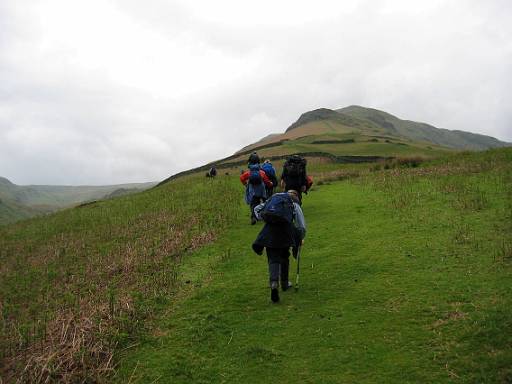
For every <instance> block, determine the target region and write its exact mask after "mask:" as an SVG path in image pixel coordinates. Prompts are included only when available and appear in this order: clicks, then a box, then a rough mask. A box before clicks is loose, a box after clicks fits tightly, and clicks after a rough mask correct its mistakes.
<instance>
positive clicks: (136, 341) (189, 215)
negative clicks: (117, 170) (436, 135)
mask: <svg viewBox="0 0 512 384" xmlns="http://www.w3.org/2000/svg"><path fill="white" fill-rule="evenodd" d="M511 166H512V149H509V148H506V149H499V150H492V151H486V152H477V153H457V154H448V155H447V156H445V157H443V158H439V159H437V160H434V161H429V162H424V163H423V164H420V165H419V166H416V167H409V164H407V163H401V162H399V161H388V162H385V163H372V164H364V163H362V164H342V163H335V162H331V163H329V162H320V161H319V162H314V161H312V162H311V163H309V164H308V167H309V172H310V174H311V175H313V177H314V179H315V181H316V184H315V186H314V189H313V190H312V191H311V192H310V194H308V196H306V197H305V201H304V212H305V215H306V220H307V223H308V235H307V238H306V243H305V246H304V249H303V256H302V257H303V258H302V264H301V288H300V289H299V291H298V292H297V293H294V292H286V293H283V294H282V301H281V303H280V304H278V305H272V304H271V303H270V302H269V297H268V288H267V275H266V274H267V265H266V259H265V257H264V256H263V257H259V256H256V255H255V254H253V253H252V251H251V248H250V244H251V242H252V240H253V239H254V238H255V236H256V234H257V231H258V230H259V228H260V227H259V226H258V225H256V226H250V225H248V211H247V207H246V206H245V204H244V203H243V197H242V196H243V190H242V188H241V186H240V183H239V181H238V172H237V170H238V168H229V169H227V172H228V173H229V175H225V174H223V173H222V174H220V175H219V176H218V177H217V178H216V179H214V180H211V179H207V178H205V177H204V174H203V173H202V172H199V173H196V174H192V175H189V176H186V177H180V178H178V179H174V180H172V182H168V183H165V184H163V185H161V186H158V187H156V188H153V189H151V190H148V191H145V192H142V193H139V194H135V195H129V196H124V197H120V198H116V199H112V200H105V201H101V202H96V203H93V204H89V205H85V206H83V207H79V208H72V209H68V210H64V211H61V212H58V213H56V214H52V215H49V216H46V217H42V218H34V219H31V220H25V221H22V222H20V223H17V224H14V225H8V226H4V227H0V292H2V296H1V300H2V301H1V305H2V317H1V318H0V322H1V324H0V325H1V327H0V332H1V333H0V377H2V379H4V382H11V381H15V380H14V379H15V378H16V379H21V380H20V381H25V382H34V383H37V382H45V380H47V379H48V381H50V382H52V381H54V382H70V383H71V382H81V381H86V382H98V381H117V382H120V383H121V382H122V383H125V382H132V383H145V382H148V383H150V382H161V383H164V382H169V383H171V382H172V383H206V382H208V383H210V382H219V383H220V382H229V383H237V382H251V383H267V382H269V381H280V382H296V381H300V382H309V383H317V382H321V383H339V382H367V383H380V382H436V383H450V382H454V381H460V382H496V383H498V382H507V381H510V380H509V379H510V378H511V377H512V371H511V369H510V367H511V366H512V354H511V351H510V348H509V346H510V343H511V342H512V339H511V334H510V332H509V329H510V327H511V326H512V310H511V308H512V301H511V298H512V291H511V289H512V286H511V285H510V278H511V277H512V274H511V273H512V269H511V260H512V243H511V242H510V238H509V236H508V233H510V231H511V230H512V228H511V227H510V225H511V223H512V220H511V219H512V217H511V212H512V207H511V206H510V204H511V201H512V200H511V199H510V196H511V193H512V190H511V186H512V168H511ZM219 199H221V200H219ZM294 267H295V264H293V261H292V271H293V268H294ZM292 276H293V275H292ZM275 367H279V369H278V370H276V369H275Z"/></svg>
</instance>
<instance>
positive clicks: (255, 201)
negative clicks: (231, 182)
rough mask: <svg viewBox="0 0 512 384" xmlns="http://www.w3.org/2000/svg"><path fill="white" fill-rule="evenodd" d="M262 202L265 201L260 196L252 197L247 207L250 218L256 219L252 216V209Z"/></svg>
mask: <svg viewBox="0 0 512 384" xmlns="http://www.w3.org/2000/svg"><path fill="white" fill-rule="evenodd" d="M262 201H265V199H264V198H263V197H261V196H253V198H252V200H251V204H250V205H249V206H250V208H251V218H253V217H254V218H256V216H255V215H254V208H255V207H256V206H258V205H259V204H260V203H261V202H262Z"/></svg>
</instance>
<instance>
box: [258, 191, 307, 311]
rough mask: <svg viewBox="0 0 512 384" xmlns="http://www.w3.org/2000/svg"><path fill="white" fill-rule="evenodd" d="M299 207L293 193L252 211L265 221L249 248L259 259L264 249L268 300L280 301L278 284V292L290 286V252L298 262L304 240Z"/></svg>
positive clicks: (287, 193)
mask: <svg viewBox="0 0 512 384" xmlns="http://www.w3.org/2000/svg"><path fill="white" fill-rule="evenodd" d="M298 203H299V194H298V192H297V191H295V190H290V191H288V192H283V193H276V194H274V195H273V196H272V197H271V198H269V199H268V200H267V201H266V202H265V203H262V204H259V205H258V206H256V207H255V208H254V211H255V215H256V218H257V219H258V220H264V221H265V225H264V226H263V228H262V230H261V231H260V233H259V234H258V236H257V238H256V240H255V241H254V243H253V244H252V249H253V250H254V252H256V253H257V254H258V255H262V254H263V249H266V252H267V260H268V273H269V283H270V299H271V300H272V301H273V302H274V303H276V302H278V301H279V281H281V289H282V290H283V291H287V290H288V289H289V288H291V287H292V283H291V282H290V280H289V278H288V275H289V267H290V248H292V254H293V257H295V258H297V253H298V250H299V247H300V246H301V245H302V243H303V240H304V237H305V236H306V221H305V220H304V214H303V213H302V209H301V207H300V205H299V204H298Z"/></svg>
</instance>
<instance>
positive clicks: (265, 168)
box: [261, 163, 276, 179]
mask: <svg viewBox="0 0 512 384" xmlns="http://www.w3.org/2000/svg"><path fill="white" fill-rule="evenodd" d="M261 169H263V171H265V173H266V174H267V176H268V177H269V178H271V179H272V178H274V177H276V170H275V169H274V167H273V166H272V164H270V163H264V164H263V165H262V166H261Z"/></svg>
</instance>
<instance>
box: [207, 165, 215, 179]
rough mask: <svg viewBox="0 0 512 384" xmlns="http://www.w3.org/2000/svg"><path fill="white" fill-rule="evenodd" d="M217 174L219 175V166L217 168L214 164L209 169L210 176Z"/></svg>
mask: <svg viewBox="0 0 512 384" xmlns="http://www.w3.org/2000/svg"><path fill="white" fill-rule="evenodd" d="M215 176H217V168H215V165H212V167H211V168H210V170H209V171H208V177H215Z"/></svg>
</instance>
